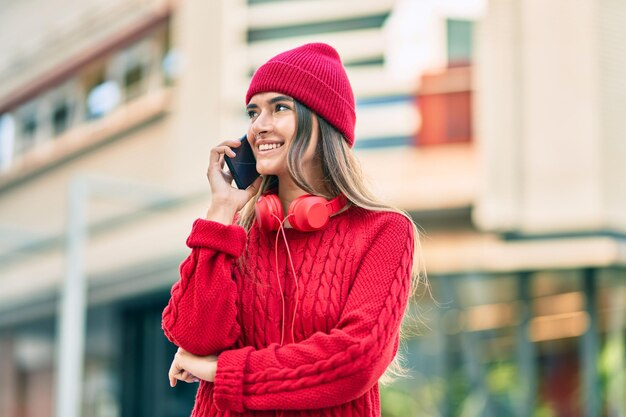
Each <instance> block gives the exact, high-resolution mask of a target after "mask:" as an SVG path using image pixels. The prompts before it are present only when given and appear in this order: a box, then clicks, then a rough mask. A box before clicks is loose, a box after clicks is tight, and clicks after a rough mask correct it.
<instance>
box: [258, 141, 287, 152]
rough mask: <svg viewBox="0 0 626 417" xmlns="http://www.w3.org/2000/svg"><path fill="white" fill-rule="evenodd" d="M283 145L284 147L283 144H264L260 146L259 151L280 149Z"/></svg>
mask: <svg viewBox="0 0 626 417" xmlns="http://www.w3.org/2000/svg"><path fill="white" fill-rule="evenodd" d="M282 145H283V144H282V143H263V144H261V145H259V150H260V151H269V150H271V149H276V148H280V147H281V146H282Z"/></svg>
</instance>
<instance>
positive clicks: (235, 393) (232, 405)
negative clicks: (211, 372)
mask: <svg viewBox="0 0 626 417" xmlns="http://www.w3.org/2000/svg"><path fill="white" fill-rule="evenodd" d="M253 350H254V348H253V347H252V346H248V347H245V348H242V349H235V350H226V351H224V352H222V353H221V354H220V355H219V356H218V358H217V370H216V372H215V381H214V387H213V400H214V401H215V407H217V409H218V410H220V411H226V410H230V411H236V412H238V413H242V412H243V411H244V407H243V373H244V370H245V368H246V363H247V362H248V355H249V354H250V352H251V351H253Z"/></svg>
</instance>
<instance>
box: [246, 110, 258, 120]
mask: <svg viewBox="0 0 626 417" xmlns="http://www.w3.org/2000/svg"><path fill="white" fill-rule="evenodd" d="M256 114H257V113H256V112H255V111H254V110H248V117H249V118H250V119H253V118H255V117H256Z"/></svg>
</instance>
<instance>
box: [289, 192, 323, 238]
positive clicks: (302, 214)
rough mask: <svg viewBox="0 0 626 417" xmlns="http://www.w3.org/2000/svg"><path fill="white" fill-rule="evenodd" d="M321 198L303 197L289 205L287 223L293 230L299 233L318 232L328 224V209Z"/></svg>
mask: <svg viewBox="0 0 626 417" xmlns="http://www.w3.org/2000/svg"><path fill="white" fill-rule="evenodd" d="M327 203H328V201H326V199H325V198H323V197H318V196H312V195H303V196H300V197H298V198H296V199H295V200H293V201H292V202H291V204H290V205H289V214H290V215H292V216H291V217H290V218H289V223H290V224H291V225H292V226H293V228H294V229H296V230H299V231H301V232H312V231H315V230H319V229H321V228H323V227H324V226H326V223H328V218H329V216H328V209H327V208H326V204H327Z"/></svg>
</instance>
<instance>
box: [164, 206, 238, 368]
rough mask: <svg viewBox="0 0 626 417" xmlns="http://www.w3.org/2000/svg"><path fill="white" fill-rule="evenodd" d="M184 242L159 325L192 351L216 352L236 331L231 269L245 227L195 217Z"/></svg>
mask: <svg viewBox="0 0 626 417" xmlns="http://www.w3.org/2000/svg"><path fill="white" fill-rule="evenodd" d="M186 243H187V246H188V247H189V248H190V249H191V253H190V254H189V256H188V257H187V258H186V259H185V260H184V261H183V262H182V263H181V265H180V268H179V272H180V279H179V280H178V281H177V282H176V283H174V285H173V286H172V290H171V297H170V300H169V302H168V304H167V306H166V307H165V309H164V310H163V314H162V322H161V325H162V328H163V331H164V333H165V336H166V337H167V338H168V339H169V340H170V341H171V342H172V343H174V344H176V345H177V346H180V347H182V348H183V349H185V350H187V351H189V352H191V353H193V354H195V355H201V356H206V355H215V354H218V353H219V352H221V351H222V350H224V349H227V348H230V347H232V346H233V345H234V343H235V341H236V340H237V338H238V336H239V333H240V328H239V324H238V322H237V300H238V295H237V285H236V282H235V281H234V279H233V275H232V270H233V263H234V261H235V260H236V258H238V257H239V256H241V254H242V253H243V250H244V247H245V244H246V232H245V230H244V229H243V228H242V227H240V226H237V225H224V224H221V223H218V222H214V221H211V220H205V219H200V218H199V219H197V220H196V221H195V222H194V223H193V227H192V230H191V233H190V235H189V237H188V238H187V242H186Z"/></svg>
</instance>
